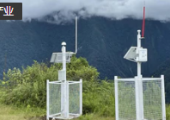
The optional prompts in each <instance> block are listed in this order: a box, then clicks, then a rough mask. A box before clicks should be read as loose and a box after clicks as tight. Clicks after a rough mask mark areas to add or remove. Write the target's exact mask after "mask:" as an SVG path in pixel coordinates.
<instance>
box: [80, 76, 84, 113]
mask: <svg viewBox="0 0 170 120" xmlns="http://www.w3.org/2000/svg"><path fill="white" fill-rule="evenodd" d="M82 84H83V82H82V79H80V115H82V113H83V111H82V109H83V104H82V101H83V100H82V94H83V87H82V86H83V85H82Z"/></svg>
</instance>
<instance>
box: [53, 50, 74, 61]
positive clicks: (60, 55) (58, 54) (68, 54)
mask: <svg viewBox="0 0 170 120" xmlns="http://www.w3.org/2000/svg"><path fill="white" fill-rule="evenodd" d="M73 54H74V53H73V52H66V62H67V63H69V62H70V59H71V56H72V55H73ZM62 59H63V53H62V52H55V53H53V54H52V56H51V60H50V62H51V63H62Z"/></svg>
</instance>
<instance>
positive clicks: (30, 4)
mask: <svg viewBox="0 0 170 120" xmlns="http://www.w3.org/2000/svg"><path fill="white" fill-rule="evenodd" d="M0 2H22V3H23V18H41V17H43V16H45V15H48V14H53V15H54V16H55V19H56V20H59V19H60V20H61V18H62V19H63V20H70V19H73V18H74V17H75V12H77V13H78V14H79V16H80V17H90V16H103V17H107V18H115V19H122V18H127V17H129V16H130V17H133V18H137V19H142V15H143V13H142V12H143V10H142V9H143V5H144V0H0ZM145 6H146V18H152V19H156V20H163V21H166V20H170V0H145ZM56 12H58V13H59V14H57V15H56V14H55V13H56Z"/></svg>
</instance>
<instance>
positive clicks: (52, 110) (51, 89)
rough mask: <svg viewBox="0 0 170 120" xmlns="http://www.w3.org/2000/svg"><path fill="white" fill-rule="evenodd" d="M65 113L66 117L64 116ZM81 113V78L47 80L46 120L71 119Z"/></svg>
mask: <svg viewBox="0 0 170 120" xmlns="http://www.w3.org/2000/svg"><path fill="white" fill-rule="evenodd" d="M65 87H66V88H65ZM64 90H66V91H64ZM64 92H66V94H64ZM65 100H66V101H65ZM66 114H68V117H65V116H66ZM81 114H82V80H80V81H66V82H62V81H52V82H49V80H47V120H49V118H52V119H72V118H76V117H79V116H80V115H81Z"/></svg>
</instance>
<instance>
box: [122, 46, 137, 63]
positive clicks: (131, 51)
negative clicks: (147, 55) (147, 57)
mask: <svg viewBox="0 0 170 120" xmlns="http://www.w3.org/2000/svg"><path fill="white" fill-rule="evenodd" d="M136 57H137V54H136V47H130V49H129V50H128V51H127V53H126V54H125V56H124V58H125V59H127V60H130V61H133V62H136Z"/></svg>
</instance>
